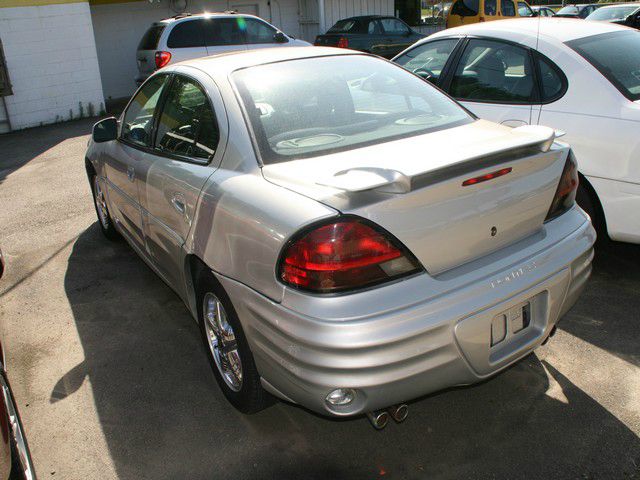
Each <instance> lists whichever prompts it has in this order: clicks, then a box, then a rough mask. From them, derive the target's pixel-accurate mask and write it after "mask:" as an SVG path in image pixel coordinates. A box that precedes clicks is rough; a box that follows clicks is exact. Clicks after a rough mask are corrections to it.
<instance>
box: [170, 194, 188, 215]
mask: <svg viewBox="0 0 640 480" xmlns="http://www.w3.org/2000/svg"><path fill="white" fill-rule="evenodd" d="M171 205H173V208H175V209H176V210H177V211H178V213H179V214H180V215H184V214H185V212H186V211H187V209H186V206H185V202H184V196H183V195H182V194H181V193H176V194H175V195H174V196H173V198H172V199H171Z"/></svg>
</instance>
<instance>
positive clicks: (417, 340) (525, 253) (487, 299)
mask: <svg viewBox="0 0 640 480" xmlns="http://www.w3.org/2000/svg"><path fill="white" fill-rule="evenodd" d="M594 241H595V232H594V230H593V228H592V226H591V223H590V222H589V221H588V219H587V217H586V215H585V214H584V212H582V211H581V210H580V209H579V208H574V209H572V210H571V211H569V212H567V213H566V214H565V215H562V216H561V217H559V218H558V219H556V220H553V221H551V222H549V223H548V224H546V225H545V227H544V229H543V231H541V232H539V234H536V235H534V236H532V237H530V238H528V239H526V240H523V241H521V242H519V243H518V244H515V245H511V246H509V247H507V248H504V249H501V250H500V251H499V252H496V253H494V254H491V255H488V256H486V257H483V258H482V259H479V260H476V261H474V262H471V263H469V264H466V265H463V266H461V267H458V268H456V269H453V270H450V271H448V272H445V273H443V274H440V275H438V276H436V277H431V276H429V275H427V274H421V275H417V276H415V277H412V278H409V279H406V280H404V281H400V282H397V283H394V284H390V285H386V286H384V287H380V288H375V289H371V290H368V291H363V292H359V293H355V294H350V295H338V296H333V297H326V296H312V295H308V294H306V295H305V294H302V293H300V292H295V291H291V290H287V291H286V292H285V295H284V298H283V302H282V303H281V304H278V303H275V302H272V301H271V300H269V299H267V298H266V297H264V296H262V295H261V294H259V293H257V292H255V291H254V290H252V289H250V288H248V287H246V286H245V285H242V284H240V283H237V282H235V281H233V280H230V279H228V278H226V277H220V276H219V277H218V278H219V280H220V282H221V283H222V284H223V286H224V287H225V289H226V291H227V292H228V294H229V296H230V298H231V300H232V302H233V303H234V306H235V308H236V310H237V312H238V315H239V317H240V320H241V323H242V325H243V328H244V330H245V333H246V336H247V339H248V340H249V344H250V346H251V349H252V352H253V354H254V357H255V360H256V365H257V367H258V370H259V372H260V375H261V376H262V379H263V384H264V386H265V388H267V389H268V390H270V391H271V392H272V393H275V394H276V395H278V396H280V397H282V398H284V399H286V400H290V401H293V402H296V403H299V404H301V405H303V406H305V407H308V408H310V409H312V410H314V411H316V412H319V413H323V414H330V415H353V414H358V413H362V412H366V411H371V410H375V409H378V408H384V407H387V406H389V405H393V404H396V403H400V402H403V401H408V400H411V399H413V398H416V397H419V396H422V395H425V394H428V393H431V392H434V391H437V390H441V389H444V388H447V387H452V386H457V385H467V384H471V383H474V382H477V381H479V380H481V379H483V378H486V377H488V376H490V375H493V374H495V373H497V372H499V371H500V370H502V369H504V368H506V367H507V366H508V365H510V364H512V363H513V362H515V361H517V360H519V359H520V358H522V357H523V356H525V355H527V354H528V353H529V352H531V351H532V350H534V349H535V348H536V347H537V346H539V345H540V344H541V343H542V342H543V341H544V340H545V339H546V338H547V336H548V335H549V333H550V332H551V330H552V328H553V327H554V325H555V324H556V323H557V322H558V320H559V319H560V318H561V316H562V315H563V314H564V313H565V312H566V311H567V310H568V309H569V308H570V307H571V306H572V305H573V304H574V303H575V301H576V299H577V298H578V295H579V294H580V292H581V291H582V289H583V287H584V285H585V284H586V281H587V279H588V277H589V274H590V272H591V260H592V258H593V250H592V247H593V243H594ZM523 302H530V303H531V311H532V312H533V314H532V321H531V325H530V327H528V328H526V329H524V330H522V331H520V332H518V333H509V334H507V337H506V338H505V340H504V341H503V342H501V343H499V344H497V345H496V346H494V347H493V348H492V347H491V346H490V336H491V322H492V320H493V319H494V318H496V316H497V315H500V314H501V313H504V312H508V311H510V309H512V307H514V306H516V305H519V304H521V303H523ZM344 387H348V388H353V389H356V391H357V396H356V400H355V401H354V402H352V404H350V405H349V406H346V407H330V406H329V405H327V404H326V402H325V398H326V396H327V394H328V393H329V392H330V391H332V390H333V389H335V388H344Z"/></svg>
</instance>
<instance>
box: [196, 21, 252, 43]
mask: <svg viewBox="0 0 640 480" xmlns="http://www.w3.org/2000/svg"><path fill="white" fill-rule="evenodd" d="M241 20H243V18H242V17H237V18H208V19H205V20H204V42H205V44H206V46H207V47H217V46H224V45H242V44H243V43H244V39H243V32H244V28H245V27H246V26H245V24H244V22H241Z"/></svg>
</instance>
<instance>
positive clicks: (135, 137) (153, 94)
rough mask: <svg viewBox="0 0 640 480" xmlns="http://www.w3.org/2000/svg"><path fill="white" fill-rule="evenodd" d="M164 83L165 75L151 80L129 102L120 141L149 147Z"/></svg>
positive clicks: (165, 80)
mask: <svg viewBox="0 0 640 480" xmlns="http://www.w3.org/2000/svg"><path fill="white" fill-rule="evenodd" d="M166 82H167V76H166V75H157V76H155V77H153V78H151V79H150V80H149V81H148V82H147V83H145V84H144V85H143V86H142V88H141V89H140V91H139V92H138V93H137V94H136V96H135V97H134V98H133V100H131V103H130V104H129V106H128V107H127V111H126V112H125V114H124V118H123V121H122V130H121V132H120V138H121V139H122V140H124V141H125V142H128V143H131V144H133V145H137V146H140V147H150V146H151V141H152V138H151V137H152V133H153V116H154V113H155V110H156V106H157V105H158V100H159V99H160V95H161V94H162V90H163V89H164V86H165V84H166Z"/></svg>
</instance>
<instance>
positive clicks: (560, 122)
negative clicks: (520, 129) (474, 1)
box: [394, 18, 640, 243]
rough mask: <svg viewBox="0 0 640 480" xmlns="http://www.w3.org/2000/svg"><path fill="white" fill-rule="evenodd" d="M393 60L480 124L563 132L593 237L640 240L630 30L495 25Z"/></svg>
mask: <svg viewBox="0 0 640 480" xmlns="http://www.w3.org/2000/svg"><path fill="white" fill-rule="evenodd" d="M394 61H395V62H396V63H398V64H400V65H402V66H404V67H405V68H407V69H409V70H411V71H413V72H414V73H416V74H418V75H420V76H422V77H423V78H427V79H429V80H430V81H432V82H433V83H435V84H436V85H438V86H439V87H440V88H442V89H443V90H444V91H446V92H447V93H449V94H450V95H451V96H453V97H454V98H456V99H457V100H459V101H460V102H461V103H462V104H463V105H464V106H465V107H467V108H468V109H469V110H471V111H472V112H473V113H475V114H476V115H478V116H479V117H481V118H486V119H488V120H493V121H495V122H498V123H502V124H504V125H509V126H512V127H516V126H520V125H525V124H539V125H546V126H549V127H553V128H555V129H558V130H562V131H564V132H566V136H565V137H563V141H566V142H567V143H569V144H570V145H571V146H572V148H573V150H574V152H575V154H576V156H577V159H578V163H579V168H580V173H581V175H580V183H581V185H580V190H579V192H578V203H580V205H581V206H582V207H583V208H584V209H585V210H587V212H588V213H589V214H590V215H591V217H592V219H593V223H594V224H595V225H596V227H597V228H598V229H599V232H600V233H601V234H605V233H608V235H609V237H610V238H611V239H613V240H619V241H625V242H633V243H640V214H638V212H640V32H638V31H635V30H632V29H629V28H626V27H621V26H618V25H611V24H606V23H596V22H577V21H575V20H569V19H556V18H544V19H540V18H536V19H517V20H503V21H500V22H487V23H484V24H483V23H478V24H473V25H468V26H464V27H459V28H454V29H450V30H446V31H443V32H439V33H436V34H435V35H432V36H430V37H429V38H427V39H425V40H424V41H421V42H418V43H416V44H414V45H413V46H412V47H410V48H408V49H407V50H405V51H404V52H402V53H400V54H399V55H398V56H397V57H395V58H394ZM603 236H604V235H603Z"/></svg>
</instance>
